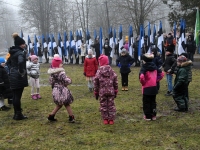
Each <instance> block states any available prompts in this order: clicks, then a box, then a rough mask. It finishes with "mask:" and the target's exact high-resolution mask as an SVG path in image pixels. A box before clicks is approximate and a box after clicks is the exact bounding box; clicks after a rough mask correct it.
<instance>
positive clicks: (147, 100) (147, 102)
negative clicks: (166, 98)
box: [142, 94, 156, 119]
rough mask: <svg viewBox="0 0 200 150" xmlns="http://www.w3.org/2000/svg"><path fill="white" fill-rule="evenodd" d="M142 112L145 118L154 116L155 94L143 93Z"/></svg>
mask: <svg viewBox="0 0 200 150" xmlns="http://www.w3.org/2000/svg"><path fill="white" fill-rule="evenodd" d="M142 100H143V112H144V115H145V116H146V118H147V119H151V118H152V117H153V116H156V95H144V94H143V99H142Z"/></svg>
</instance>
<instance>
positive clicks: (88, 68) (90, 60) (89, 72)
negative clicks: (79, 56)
mask: <svg viewBox="0 0 200 150" xmlns="http://www.w3.org/2000/svg"><path fill="white" fill-rule="evenodd" d="M97 70H98V62H97V60H96V58H95V55H93V51H92V50H91V49H89V50H88V55H87V56H86V58H85V61H84V73H83V74H84V75H85V76H86V80H87V81H88V89H89V91H90V92H92V91H93V88H94V84H93V78H94V76H95V74H96V72H97Z"/></svg>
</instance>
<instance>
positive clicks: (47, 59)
mask: <svg viewBox="0 0 200 150" xmlns="http://www.w3.org/2000/svg"><path fill="white" fill-rule="evenodd" d="M47 54H48V52H47V51H44V57H45V59H46V63H48V62H49V58H48V56H47Z"/></svg>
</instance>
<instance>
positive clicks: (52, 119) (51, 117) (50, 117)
mask: <svg viewBox="0 0 200 150" xmlns="http://www.w3.org/2000/svg"><path fill="white" fill-rule="evenodd" d="M54 117H55V115H49V117H48V118H47V119H48V120H49V121H57V119H55V118H54Z"/></svg>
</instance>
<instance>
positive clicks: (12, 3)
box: [3, 0, 21, 10]
mask: <svg viewBox="0 0 200 150" xmlns="http://www.w3.org/2000/svg"><path fill="white" fill-rule="evenodd" d="M3 1H4V5H6V6H7V7H11V8H13V9H15V10H19V5H20V3H21V0H3Z"/></svg>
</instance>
